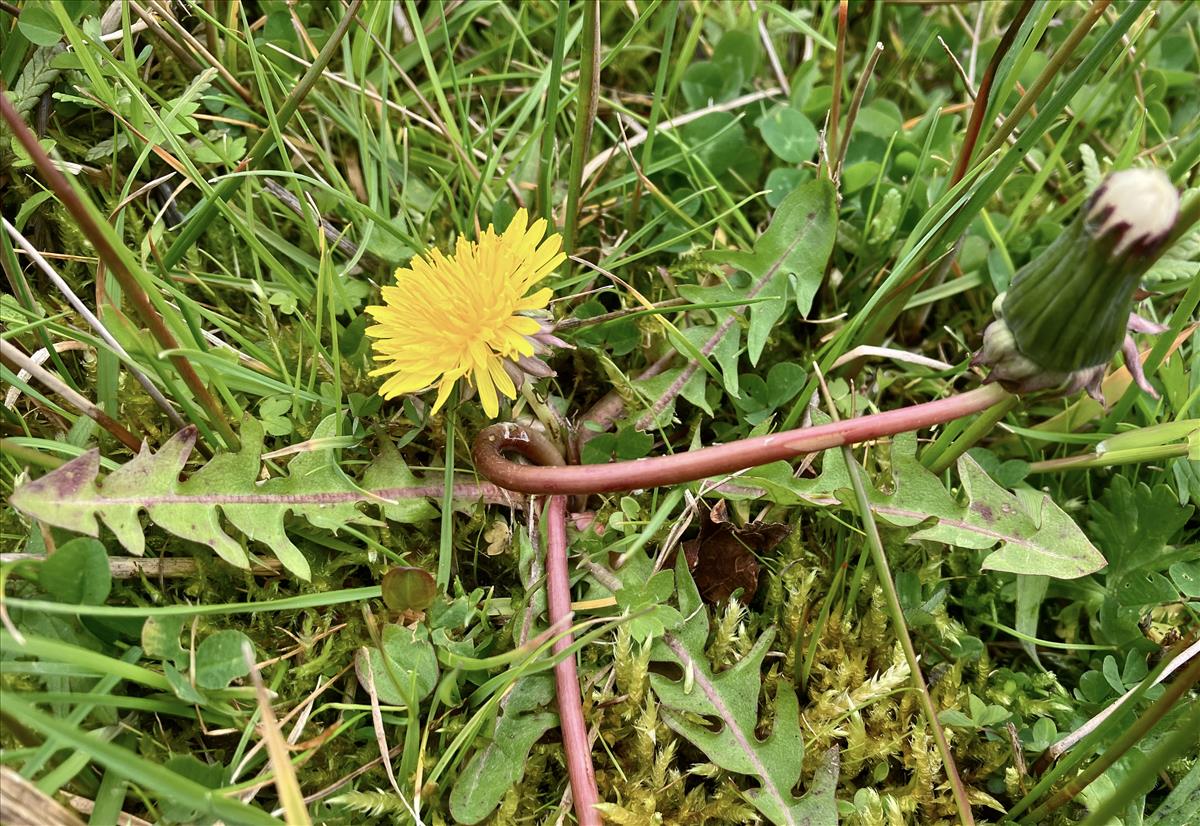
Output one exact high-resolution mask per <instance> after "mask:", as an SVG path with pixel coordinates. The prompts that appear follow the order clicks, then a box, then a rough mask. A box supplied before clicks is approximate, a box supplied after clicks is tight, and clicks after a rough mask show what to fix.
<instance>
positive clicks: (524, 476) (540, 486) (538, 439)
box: [473, 384, 1010, 494]
mask: <svg viewBox="0 0 1200 826" xmlns="http://www.w3.org/2000/svg"><path fill="white" fill-rule="evenodd" d="M1008 398H1010V394H1009V393H1008V392H1007V391H1006V390H1004V389H1003V388H1001V387H1000V386H999V385H994V384H990V385H986V386H984V387H980V388H978V389H975V390H971V391H969V392H966V393H961V394H958V395H956V396H951V397H949V398H946V399H938V400H937V401H932V402H925V403H924V404H917V405H912V406H910V407H904V408H900V409H898V410H889V411H887V412H884V413H876V414H873V415H870V416H859V417H858V418H854V419H847V420H846V421H841V422H830V423H828V424H823V425H819V426H817V427H806V428H799V429H797V430H789V431H784V432H782V433H773V434H770V435H767V436H757V437H755V438H752V439H742V440H739V441H736V442H732V443H730V444H725V445H717V446H714V447H706V448H701V449H700V450H694V451H691V452H688V453H677V454H674V455H669V456H654V457H651V458H647V459H635V460H633V461H627V462H613V463H611V464H606V465H574V466H570V467H532V466H529V465H520V464H517V463H516V462H513V461H510V460H508V459H506V458H505V457H504V455H503V453H504V451H507V450H512V451H516V452H518V453H521V454H522V455H525V456H527V457H531V451H532V452H536V451H540V450H542V449H544V448H543V446H542V445H541V443H542V442H545V441H546V439H545V437H544V436H541V435H540V434H537V433H534V432H532V431H530V430H528V429H527V428H524V427H521V426H520V425H516V424H498V425H492V426H491V427H487V428H485V429H484V430H482V431H481V432H480V433H479V436H478V437H477V438H476V439H475V445H474V449H473V456H474V459H475V467H476V469H477V470H478V471H479V472H480V473H481V474H483V475H484V476H485V477H487V478H488V479H489V480H491V481H493V482H495V483H496V484H497V485H498V486H500V487H502V488H505V489H507V490H513V491H519V492H521V493H541V494H575V493H611V492H616V491H627V490H639V489H642V488H651V487H658V486H661V485H677V484H681V483H683V482H691V481H694V480H696V479H706V478H708V477H710V476H720V475H723V474H727V473H732V472H734V471H738V470H744V469H746V468H750V467H756V466H758V465H765V464H768V463H770V462H774V461H778V460H780V459H791V458H794V457H795V456H798V455H800V454H802V453H813V452H816V451H819V450H825V449H827V448H831V447H841V446H842V445H849V444H855V443H858V442H863V441H869V440H872V439H878V438H880V437H881V436H891V435H894V434H896V433H907V432H908V431H911V430H919V429H920V428H923V427H929V426H930V425H934V424H941V423H943V422H948V421H953V420H954V419H958V418H960V417H962V416H969V415H971V414H973V413H978V412H980V411H983V410H987V409H988V408H989V407H992V406H993V405H996V404H998V403H1000V402H1003V401H1004V400H1006V399H1008ZM531 458H532V457H531ZM535 461H536V459H535Z"/></svg>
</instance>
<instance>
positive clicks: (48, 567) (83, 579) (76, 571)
mask: <svg viewBox="0 0 1200 826" xmlns="http://www.w3.org/2000/svg"><path fill="white" fill-rule="evenodd" d="M38 582H39V583H41V586H42V587H43V588H44V589H46V592H47V593H49V594H50V596H52V597H54V598H55V599H57V600H58V601H59V602H69V603H71V604H73V605H101V604H102V603H103V602H104V600H106V599H108V592H109V591H111V590H112V573H111V572H110V571H109V570H108V551H107V550H105V548H104V545H103V544H102V543H101V542H100V541H99V540H96V539H92V538H90V537H86V536H84V537H80V538H78V539H72V540H71V541H70V542H64V543H63V544H62V545H59V546H58V550H56V551H55V552H54V553H52V554H51V555H50V556H48V557H46V561H45V562H43V563H42V567H41V570H40V572H39V574H38Z"/></svg>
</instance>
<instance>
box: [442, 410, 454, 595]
mask: <svg viewBox="0 0 1200 826" xmlns="http://www.w3.org/2000/svg"><path fill="white" fill-rule="evenodd" d="M452 393H453V394H452V395H451V397H450V399H449V402H450V404H449V405H448V406H447V408H446V450H445V454H446V466H445V469H444V474H445V475H444V490H443V493H442V531H441V536H440V538H439V541H438V567H437V587H438V590H439V591H443V592H444V591H446V590H447V589H448V588H449V587H450V565H451V562H452V561H453V559H454V439H455V432H454V431H455V427H454V425H455V424H456V419H457V417H456V416H455V415H454V408H455V404H456V403H457V402H458V398H457V397H458V392H457V391H452Z"/></svg>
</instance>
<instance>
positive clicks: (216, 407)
mask: <svg viewBox="0 0 1200 826" xmlns="http://www.w3.org/2000/svg"><path fill="white" fill-rule="evenodd" d="M0 115H2V116H3V118H4V121H5V122H6V123H7V124H8V128H9V129H11V130H12V132H13V134H14V135H15V136H16V138H17V140H18V141H19V142H20V143H21V146H22V147H24V149H25V151H26V153H28V155H29V157H30V159H31V160H32V161H33V165H34V166H35V167H37V170H38V173H39V174H40V175H41V177H42V180H43V181H45V182H46V185H47V186H48V187H49V189H50V190H52V191H53V192H54V194H55V195H57V196H58V199H59V201H60V202H62V204H63V206H65V207H66V208H67V211H68V212H70V213H71V217H73V218H74V219H75V221H76V223H78V225H79V229H80V230H81V231H82V232H83V234H84V235H85V236H86V237H87V239H88V240H89V241H90V242H91V243H92V246H93V247H94V248H95V249H96V253H97V254H98V255H99V257H100V259H101V260H102V261H104V263H105V264H106V265H107V266H108V268H109V269H110V270H112V272H113V275H115V276H116V278H117V280H118V281H120V282H121V288H122V289H123V290H124V291H125V296H126V298H127V299H129V301H130V302H131V303H132V304H133V306H134V307H135V308H136V310H137V312H138V316H139V317H140V318H141V319H142V321H143V322H144V323H145V324H146V326H147V327H148V328H150V333H151V335H153V336H154V338H155V340H156V341H158V343H159V345H160V346H161V347H162V348H163V349H164V350H176V349H178V347H179V344H178V343H177V342H176V341H175V336H174V335H172V334H171V331H170V330H169V329H168V328H167V325H166V323H165V322H164V321H163V317H162V316H161V315H159V313H158V311H157V310H156V309H155V308H154V305H153V303H152V302H151V300H150V297H149V295H148V294H147V293H146V291H145V290H143V289H142V285H141V283H140V281H139V280H138V278H137V277H136V276H135V275H134V274H133V271H132V270H131V269H130V268H129V266H127V264H126V261H125V256H122V255H121V253H120V252H119V251H118V250H117V248H116V246H114V245H113V242H112V241H111V240H110V237H109V235H110V234H111V232H112V230H111V228H110V229H109V232H108V233H106V232H105V231H104V230H103V229H101V226H100V220H101V219H100V218H99V217H98V214H97V213H96V211H95V207H94V206H93V205H91V204H90V203H87V202H85V201H84V199H83V197H82V196H80V194H79V193H78V192H77V191H76V190H75V187H74V186H73V185H72V184H71V182H70V181H68V180H67V178H66V176H64V175H63V174H62V172H60V171H59V169H58V167H57V166H56V165H55V164H54V161H52V160H51V159H50V156H49V155H48V154H46V150H45V149H44V148H42V145H41V144H40V143H38V140H37V137H36V136H35V135H34V134H33V132H32V131H31V130H30V129H29V127H28V126H27V125H26V124H25V122H24V121H23V120H21V118H20V116H19V115H18V114H17V112H16V110H15V109H14V108H13V105H12V103H11V102H9V99H8V95H2V94H0ZM126 254H128V253H126ZM170 360H171V364H172V365H173V366H174V367H175V370H176V371H177V372H178V373H179V375H180V376H181V377H182V378H183V381H184V383H185V384H187V386H188V388H189V389H190V390H191V391H192V393H193V394H194V395H195V397H196V400H197V401H198V402H199V403H200V406H201V407H203V408H204V410H205V412H206V413H207V414H208V417H209V420H210V421H211V422H212V423H213V425H214V426H215V427H216V428H217V430H218V431H219V432H220V434H221V437H222V439H224V441H225V443H226V445H227V446H228V447H230V448H234V449H236V448H237V447H238V446H239V444H240V443H239V442H238V438H237V434H235V433H234V432H233V428H232V427H231V426H230V424H229V420H228V419H227V418H226V417H225V412H224V410H223V409H222V408H221V406H220V404H218V403H217V400H216V398H214V397H213V395H212V393H210V392H209V390H208V387H207V386H206V385H205V384H204V382H203V381H201V379H200V376H199V374H198V373H196V370H195V368H194V367H192V364H191V362H190V361H188V360H187V359H186V358H185V357H184V356H182V355H172V356H170Z"/></svg>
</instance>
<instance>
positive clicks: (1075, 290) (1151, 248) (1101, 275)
mask: <svg viewBox="0 0 1200 826" xmlns="http://www.w3.org/2000/svg"><path fill="white" fill-rule="evenodd" d="M1178 214H1179V193H1178V192H1177V191H1176V190H1175V188H1174V187H1173V186H1172V185H1171V181H1170V179H1169V178H1168V177H1167V176H1166V174H1164V173H1163V172H1162V171H1160V170H1157V169H1127V170H1124V171H1121V172H1114V173H1112V174H1111V175H1109V176H1108V177H1107V178H1105V180H1104V181H1103V182H1102V183H1101V184H1100V186H1099V187H1098V188H1097V189H1096V191H1095V192H1094V193H1093V194H1092V195H1091V197H1089V198H1088V200H1087V202H1086V203H1085V204H1084V206H1083V208H1082V209H1081V210H1080V211H1079V212H1078V214H1077V215H1076V216H1075V218H1074V220H1072V221H1071V223H1070V224H1069V225H1068V226H1067V227H1066V228H1065V229H1064V230H1063V233H1062V234H1061V235H1060V236H1059V237H1058V238H1057V239H1056V240H1055V241H1054V242H1053V243H1052V244H1051V245H1050V246H1049V247H1047V248H1046V249H1045V250H1044V251H1043V252H1042V253H1041V255H1039V256H1037V258H1035V259H1034V260H1032V261H1030V262H1029V263H1028V264H1026V265H1025V266H1024V267H1022V268H1021V270H1020V271H1019V272H1018V273H1017V274H1016V276H1015V277H1014V278H1013V282H1012V285H1011V286H1010V287H1009V289H1008V291H1007V292H1006V293H1003V294H1001V295H1000V296H999V297H998V298H997V299H996V302H995V303H994V304H993V309H994V310H995V313H996V316H997V318H996V321H994V322H992V323H991V324H990V325H989V326H988V328H987V329H986V330H985V331H984V336H983V348H982V349H981V350H980V352H979V353H978V354H977V355H976V357H975V362H976V363H977V364H984V365H987V366H990V367H991V373H990V374H989V376H988V381H995V382H999V383H1000V384H1001V385H1002V386H1003V387H1004V388H1005V389H1007V390H1009V391H1011V392H1014V393H1034V392H1039V391H1048V392H1052V393H1056V394H1063V395H1065V394H1070V393H1074V392H1076V391H1077V390H1079V389H1081V388H1084V389H1087V391H1088V392H1089V393H1090V394H1091V395H1093V396H1097V397H1098V395H1099V385H1100V381H1101V380H1102V379H1103V378H1104V372H1105V369H1106V368H1107V366H1108V363H1109V362H1110V361H1111V360H1112V357H1113V355H1115V354H1116V352H1117V350H1119V349H1121V346H1122V344H1123V343H1124V342H1125V341H1126V337H1127V335H1128V333H1127V328H1128V327H1130V326H1131V323H1130V319H1131V315H1130V313H1131V310H1132V308H1133V299H1134V292H1135V290H1136V289H1137V286H1138V282H1139V281H1140V279H1141V277H1142V275H1144V274H1145V272H1146V270H1147V269H1148V268H1149V267H1150V265H1151V264H1152V263H1153V261H1154V259H1155V257H1156V254H1157V253H1158V250H1159V247H1160V246H1161V245H1162V243H1163V242H1164V241H1165V240H1166V239H1167V237H1168V236H1169V235H1170V233H1171V229H1172V228H1173V227H1174V225H1175V221H1176V218H1177V217H1178ZM1133 318H1134V319H1136V316H1134V317H1133ZM1134 324H1136V321H1135V322H1134ZM1126 352H1127V353H1128V352H1129V351H1128V350H1126ZM1129 367H1130V370H1131V372H1135V373H1136V371H1137V370H1138V367H1137V365H1134V364H1130V365H1129ZM1137 375H1139V377H1140V374H1137ZM1140 383H1143V384H1144V382H1140Z"/></svg>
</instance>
